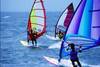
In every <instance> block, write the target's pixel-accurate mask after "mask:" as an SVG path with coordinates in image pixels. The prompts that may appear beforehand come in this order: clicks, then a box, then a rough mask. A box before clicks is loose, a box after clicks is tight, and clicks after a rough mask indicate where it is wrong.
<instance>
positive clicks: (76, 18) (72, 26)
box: [66, 0, 86, 36]
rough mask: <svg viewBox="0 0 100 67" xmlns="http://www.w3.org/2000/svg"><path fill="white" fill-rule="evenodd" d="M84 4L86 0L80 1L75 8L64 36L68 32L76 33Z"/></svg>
mask: <svg viewBox="0 0 100 67" xmlns="http://www.w3.org/2000/svg"><path fill="white" fill-rule="evenodd" d="M85 4H86V0H83V1H82V2H81V5H80V6H79V8H78V9H77V11H76V12H75V14H74V17H73V19H72V21H71V23H70V26H69V28H68V31H66V36H68V35H69V34H77V33H78V30H79V26H80V21H81V18H82V15H83V10H84V7H85Z"/></svg>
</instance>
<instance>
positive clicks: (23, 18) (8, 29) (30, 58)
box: [0, 12, 100, 67]
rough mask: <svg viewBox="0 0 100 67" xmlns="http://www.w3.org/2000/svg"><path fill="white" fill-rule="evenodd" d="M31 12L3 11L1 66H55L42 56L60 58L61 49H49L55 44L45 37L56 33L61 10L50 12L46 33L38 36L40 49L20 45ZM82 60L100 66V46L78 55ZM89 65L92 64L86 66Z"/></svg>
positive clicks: (0, 49)
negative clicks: (55, 29)
mask: <svg viewBox="0 0 100 67" xmlns="http://www.w3.org/2000/svg"><path fill="white" fill-rule="evenodd" d="M28 14H29V13H27V12H26V13H21V12H20V13H18V12H11V13H10V12H5V13H4V12H3V13H1V19H0V21H1V22H0V53H1V54H0V65H1V67H11V66H12V67H55V66H54V65H52V64H50V63H48V62H47V61H46V60H45V59H44V58H43V56H50V57H56V58H58V54H59V50H57V49H53V50H50V49H47V47H48V46H49V45H52V44H53V43H56V42H57V41H53V40H50V39H47V38H46V36H45V35H46V34H49V35H54V26H55V24H56V21H57V18H58V16H59V15H60V14H61V13H60V12H47V33H45V34H44V35H43V36H42V37H40V38H39V39H38V43H39V44H40V45H41V48H37V49H32V48H27V47H24V46H22V45H21V44H20V42H19V41H20V40H26V27H27V20H28ZM79 58H80V61H82V62H84V63H86V64H88V65H94V66H96V65H100V48H93V49H90V50H87V51H86V52H82V53H81V54H79ZM87 67H89V66H87Z"/></svg>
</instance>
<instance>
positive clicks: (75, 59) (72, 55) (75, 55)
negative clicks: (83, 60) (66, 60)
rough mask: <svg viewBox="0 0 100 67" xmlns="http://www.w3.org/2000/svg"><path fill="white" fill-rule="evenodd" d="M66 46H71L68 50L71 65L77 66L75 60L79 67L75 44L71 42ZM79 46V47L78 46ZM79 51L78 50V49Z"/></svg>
mask: <svg viewBox="0 0 100 67" xmlns="http://www.w3.org/2000/svg"><path fill="white" fill-rule="evenodd" d="M68 46H69V47H70V48H71V52H70V60H71V62H72V65H73V67H77V66H76V65H75V62H77V64H78V66H79V67H82V66H81V64H80V62H79V58H78V56H77V53H78V52H77V51H76V50H75V45H74V44H73V43H70V44H68ZM80 48H81V47H80ZM79 51H80V50H79Z"/></svg>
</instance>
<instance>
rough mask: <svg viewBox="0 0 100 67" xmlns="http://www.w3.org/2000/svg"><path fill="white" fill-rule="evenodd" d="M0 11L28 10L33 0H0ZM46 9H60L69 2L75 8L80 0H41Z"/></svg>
mask: <svg viewBox="0 0 100 67" xmlns="http://www.w3.org/2000/svg"><path fill="white" fill-rule="evenodd" d="M0 1H1V2H0V3H1V4H0V6H1V12H28V11H30V10H31V7H32V4H33V2H34V0H0ZM43 1H44V6H45V9H46V11H52V12H55V11H62V10H64V9H65V8H66V7H67V6H68V5H69V4H70V3H71V2H73V4H74V7H75V8H76V7H77V5H78V4H79V2H80V0H43Z"/></svg>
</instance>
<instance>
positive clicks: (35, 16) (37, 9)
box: [27, 0, 46, 40]
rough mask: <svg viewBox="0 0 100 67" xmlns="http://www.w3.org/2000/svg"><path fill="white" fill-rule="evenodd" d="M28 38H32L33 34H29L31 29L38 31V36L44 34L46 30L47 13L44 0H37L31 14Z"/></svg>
mask: <svg viewBox="0 0 100 67" xmlns="http://www.w3.org/2000/svg"><path fill="white" fill-rule="evenodd" d="M27 30H28V39H30V40H31V38H32V34H29V32H30V31H31V30H36V31H37V32H38V34H37V38H38V37H40V36H42V35H43V34H44V33H45V31H46V13H45V8H44V5H43V1H42V0H35V1H34V3H33V6H32V9H31V12H30V15H29V20H28V25H27Z"/></svg>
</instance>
